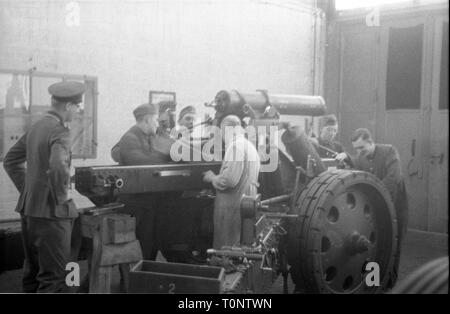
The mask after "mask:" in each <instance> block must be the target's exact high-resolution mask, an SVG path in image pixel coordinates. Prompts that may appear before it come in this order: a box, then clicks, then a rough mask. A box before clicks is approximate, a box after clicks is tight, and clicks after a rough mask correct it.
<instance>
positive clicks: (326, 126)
mask: <svg viewBox="0 0 450 314" xmlns="http://www.w3.org/2000/svg"><path fill="white" fill-rule="evenodd" d="M319 130H320V133H319V138H318V139H316V138H312V143H313V144H314V146H315V147H316V150H317V153H318V154H319V156H320V158H334V157H335V154H333V153H332V152H331V151H334V152H336V153H342V152H344V147H343V146H342V145H341V143H339V142H337V141H335V140H334V139H335V137H336V134H337V132H338V123H337V119H336V116H335V115H334V114H332V115H328V116H323V117H320V119H319ZM327 149H328V150H327ZM330 150H331V151H330Z"/></svg>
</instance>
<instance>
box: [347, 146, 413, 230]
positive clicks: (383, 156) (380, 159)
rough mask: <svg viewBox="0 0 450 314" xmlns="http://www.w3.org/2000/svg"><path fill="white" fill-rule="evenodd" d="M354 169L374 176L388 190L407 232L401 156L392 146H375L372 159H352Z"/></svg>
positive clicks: (406, 206)
mask: <svg viewBox="0 0 450 314" xmlns="http://www.w3.org/2000/svg"><path fill="white" fill-rule="evenodd" d="M352 162H353V164H354V167H355V168H356V169H358V170H363V171H366V172H370V173H372V174H374V175H375V176H376V177H377V178H378V179H380V180H381V181H382V182H383V183H384V185H385V187H386V188H387V189H388V191H389V193H390V195H391V197H392V200H393V202H394V204H395V208H396V211H397V216H398V220H399V222H401V224H399V225H400V228H401V229H403V230H401V231H402V232H405V230H406V225H407V220H408V197H407V191H406V186H405V182H404V180H403V177H402V170H401V169H402V168H401V163H400V156H399V154H398V152H397V150H396V149H395V147H394V146H392V145H385V144H375V151H374V153H373V155H372V156H370V157H366V156H364V157H356V158H352Z"/></svg>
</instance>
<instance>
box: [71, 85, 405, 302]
mask: <svg viewBox="0 0 450 314" xmlns="http://www.w3.org/2000/svg"><path fill="white" fill-rule="evenodd" d="M206 105H207V106H210V107H213V108H214V109H215V116H214V118H213V119H212V120H211V121H212V124H213V125H216V126H217V125H220V122H221V121H222V119H223V118H224V117H225V116H227V115H229V114H234V115H237V116H238V117H239V118H240V119H241V120H242V121H243V123H244V125H256V126H276V127H277V129H278V130H280V132H282V136H281V141H282V143H283V145H284V147H285V148H282V147H281V145H280V147H279V148H277V156H278V161H277V162H278V165H277V167H276V170H275V171H272V172H261V173H260V178H259V183H260V188H259V193H260V194H259V195H257V196H256V197H248V196H245V195H244V196H243V197H242V200H241V219H242V232H241V244H240V245H239V246H237V247H222V248H221V249H220V250H214V249H208V250H207V254H208V256H209V265H204V266H197V267H200V268H199V269H202V270H204V273H211V271H212V270H214V269H216V266H217V264H215V262H217V261H222V262H224V261H225V262H226V263H225V264H224V263H222V264H219V266H222V267H225V269H226V270H227V272H226V273H225V275H223V274H222V275H220V278H221V279H220V284H219V287H218V289H217V291H216V290H209V291H211V292H213V291H215V292H221V293H265V292H268V291H269V289H270V287H271V285H272V284H273V282H274V281H275V280H276V279H277V277H278V276H279V275H282V276H283V281H284V285H283V288H284V292H287V290H288V288H287V278H288V274H289V273H290V274H291V276H292V280H293V281H294V283H295V284H296V286H297V288H298V289H299V291H300V292H304V293H376V292H379V291H381V290H382V289H383V287H384V285H385V284H386V282H387V280H388V274H389V270H390V269H391V267H392V263H393V259H394V253H395V251H396V245H397V228H396V217H395V211H394V207H393V203H392V201H391V199H390V196H389V193H388V191H387V190H386V189H385V187H384V186H383V184H382V183H381V181H379V180H378V179H377V178H376V177H375V176H373V175H372V174H369V173H365V172H361V171H353V170H348V169H336V167H335V166H336V165H335V164H334V162H333V161H330V160H322V159H320V157H319V156H318V154H317V152H316V151H315V149H314V147H313V145H312V144H311V142H310V141H309V138H308V136H307V134H305V132H303V131H302V130H301V129H300V128H299V127H298V126H292V125H291V124H289V123H285V122H283V120H282V116H284V115H298V116H321V115H324V114H325V113H326V107H325V103H324V101H323V99H322V98H321V97H317V96H301V95H272V94H269V93H268V92H266V91H257V92H253V93H239V92H237V91H220V92H219V93H218V94H217V95H216V97H215V99H214V101H213V102H211V103H210V104H206ZM219 168H220V163H218V162H189V163H173V164H165V165H151V166H126V167H123V166H103V167H98V166H96V167H79V168H76V172H75V186H76V189H77V190H78V191H79V192H80V193H81V194H83V195H85V196H87V197H88V198H89V199H90V200H92V201H93V203H94V204H95V205H97V208H96V210H97V211H98V210H100V211H101V209H102V208H108V206H110V205H111V204H114V203H115V202H117V199H118V197H119V196H120V195H121V194H122V193H125V194H141V193H161V192H179V193H182V192H185V191H186V190H191V191H196V192H198V193H197V195H196V197H197V198H198V199H201V198H209V197H210V195H209V194H204V193H203V194H202V193H201V191H204V190H205V189H211V186H210V185H209V184H207V183H204V182H203V181H202V173H204V172H205V171H207V170H213V171H214V172H216V173H217V172H218V170H219ZM210 205H211V206H210V210H212V202H211V203H210ZM179 206H180V208H182V207H183V199H182V198H179ZM186 210H189V209H186ZM210 223H211V224H212V221H211V222H210ZM369 262H376V263H378V265H379V267H380V286H367V285H366V283H365V276H366V274H367V272H366V265H367V264H368V263H369ZM169 264H170V263H169ZM228 266H229V267H228ZM140 267H142V264H141V265H140ZM155 267H156V266H155ZM158 267H160V266H158ZM158 267H156V268H154V269H161V268H158ZM180 267H181V268H180ZM227 268H229V269H227ZM154 269H153V272H155V270H154ZM177 269H178V274H179V273H180V272H181V273H182V272H183V271H180V269H185V270H186V271H189V268H183V267H182V266H179V267H178V268H177ZM160 275H161V273H160ZM172 275H173V274H172ZM187 275H188V274H187ZM169 277H170V276H169ZM169 277H168V278H169ZM174 277H176V276H172V277H170V278H172V279H173V278H174ZM184 277H185V279H183V280H184V281H188V282H187V283H186V282H185V286H186V287H190V289H191V290H189V291H182V290H181V291H180V290H179V292H191V293H192V292H205V290H204V289H202V285H208V284H207V283H206V282H207V281H208V280H206V281H205V282H203V283H202V281H195V280H197V279H198V278H193V279H191V283H189V280H190V279H189V277H188V276H184ZM186 278H187V279H186ZM172 279H169V281H170V280H172ZM174 280H175V279H174ZM177 280H179V278H178V279H177ZM192 282H196V283H197V284H196V285H193V284H192ZM203 288H204V287H203ZM150 291H151V292H156V291H157V290H150ZM141 292H142V291H141ZM166 292H169V291H166Z"/></svg>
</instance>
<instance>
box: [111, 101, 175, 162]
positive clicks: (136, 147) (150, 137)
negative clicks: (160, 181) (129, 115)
mask: <svg viewBox="0 0 450 314" xmlns="http://www.w3.org/2000/svg"><path fill="white" fill-rule="evenodd" d="M133 115H134V117H135V119H136V125H134V126H133V127H131V129H129V130H128V131H127V132H126V133H125V134H124V135H123V136H122V138H121V139H120V141H119V142H118V143H117V144H116V145H114V147H113V148H112V150H111V157H112V158H113V160H115V161H117V162H119V164H121V165H125V166H129V165H152V164H163V163H167V162H168V161H170V159H169V156H168V154H167V153H164V152H161V151H159V150H156V149H155V147H154V142H155V137H156V131H157V128H158V113H157V110H156V108H155V106H154V105H151V104H143V105H140V106H138V107H137V108H136V109H135V110H134V111H133Z"/></svg>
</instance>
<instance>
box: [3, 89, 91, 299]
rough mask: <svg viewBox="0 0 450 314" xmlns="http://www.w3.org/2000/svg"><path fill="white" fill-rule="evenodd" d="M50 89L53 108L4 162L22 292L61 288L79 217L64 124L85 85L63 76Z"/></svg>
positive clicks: (69, 141) (10, 152)
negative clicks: (18, 232)
mask: <svg viewBox="0 0 450 314" xmlns="http://www.w3.org/2000/svg"><path fill="white" fill-rule="evenodd" d="M48 91H49V93H50V94H51V95H52V98H51V110H50V111H49V112H47V113H46V114H45V116H44V117H43V118H42V119H40V120H39V121H38V122H36V123H35V124H34V125H33V126H32V127H31V128H30V129H29V131H28V132H26V133H25V135H23V136H22V137H21V138H20V139H19V141H18V142H17V143H16V144H15V145H14V146H13V147H12V148H11V149H10V150H9V151H8V153H7V154H6V156H5V159H4V164H3V166H4V168H5V170H6V172H7V173H8V175H9V177H10V178H11V180H12V181H13V182H14V184H15V186H16V188H17V189H18V190H19V192H20V197H19V201H18V204H17V207H16V211H17V212H19V213H20V215H21V220H22V239H23V245H24V253H25V262H24V273H23V281H22V285H23V291H24V292H61V291H63V290H65V275H66V271H65V268H66V264H67V263H68V262H69V258H70V249H71V248H70V246H71V233H72V225H73V220H74V218H76V217H77V216H78V213H77V210H76V208H75V204H74V203H73V201H72V200H71V199H69V195H68V188H69V184H70V162H71V152H70V148H71V139H70V131H69V129H68V128H67V127H66V125H67V123H69V122H70V121H71V120H72V117H73V116H74V115H75V114H76V113H77V112H78V111H79V109H80V105H79V104H80V103H81V102H82V98H83V93H84V91H85V87H84V84H82V83H79V82H69V81H67V82H60V83H56V84H53V85H51V86H50V87H49V88H48ZM25 162H26V168H25V165H24V163H25Z"/></svg>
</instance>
